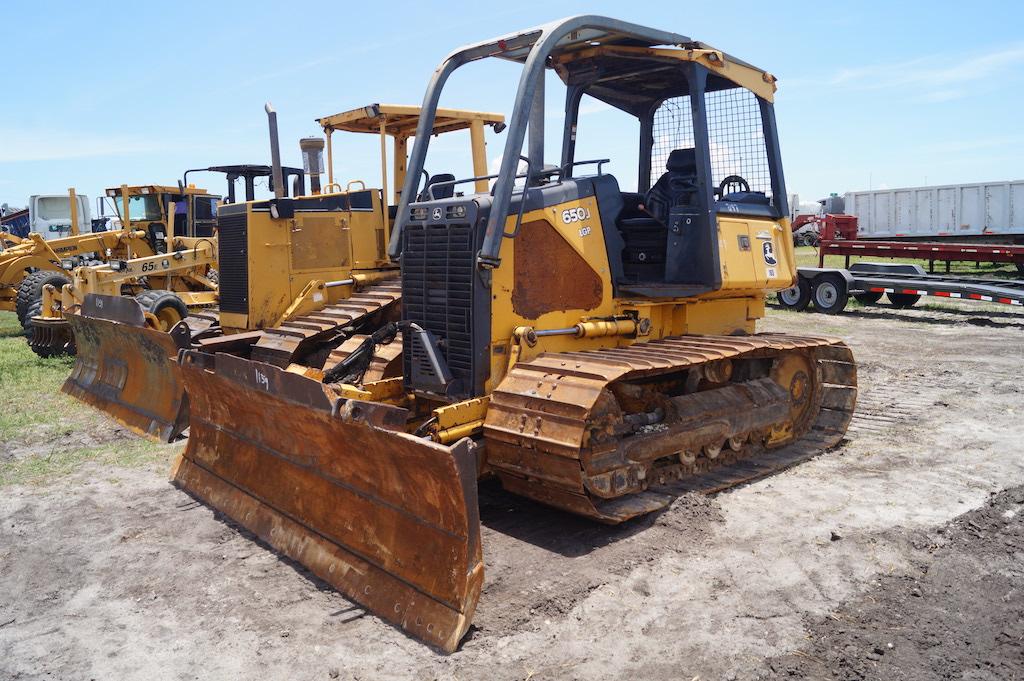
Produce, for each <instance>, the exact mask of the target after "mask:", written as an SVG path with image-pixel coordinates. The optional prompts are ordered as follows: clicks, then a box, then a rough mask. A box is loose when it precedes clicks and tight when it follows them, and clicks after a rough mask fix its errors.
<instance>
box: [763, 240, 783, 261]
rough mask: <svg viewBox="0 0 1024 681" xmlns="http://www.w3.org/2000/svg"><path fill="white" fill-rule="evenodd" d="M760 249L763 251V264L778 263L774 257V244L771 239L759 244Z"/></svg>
mask: <svg viewBox="0 0 1024 681" xmlns="http://www.w3.org/2000/svg"><path fill="white" fill-rule="evenodd" d="M761 250H763V251H764V264H765V265H778V264H779V261H778V260H776V259H775V246H774V245H773V244H772V242H771V241H765V242H764V243H763V244H762V245H761Z"/></svg>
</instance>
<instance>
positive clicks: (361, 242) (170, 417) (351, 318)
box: [63, 104, 504, 441]
mask: <svg viewBox="0 0 1024 681" xmlns="http://www.w3.org/2000/svg"><path fill="white" fill-rule="evenodd" d="M267 109H268V110H267V114H268V121H269V127H270V137H271V155H272V157H273V164H272V171H273V177H274V179H273V187H274V192H275V197H274V198H273V199H270V200H264V201H256V200H248V201H246V202H244V203H230V204H226V205H222V206H221V207H220V209H219V211H218V213H217V218H216V227H217V240H216V249H215V250H216V253H214V252H213V251H207V250H206V246H207V245H209V242H207V244H206V245H204V246H203V249H202V250H201V252H200V250H198V249H199V247H198V246H196V247H193V248H192V251H190V250H189V248H187V247H186V248H184V249H179V250H177V251H176V252H179V253H181V254H182V257H183V258H185V260H184V261H183V264H186V265H187V264H188V263H189V262H190V261H189V260H188V258H189V257H199V258H200V259H205V258H209V257H214V256H215V257H216V259H217V261H218V263H219V275H220V279H219V281H220V284H219V290H218V292H217V296H216V298H217V301H216V302H217V308H216V309H215V310H201V311H199V312H197V313H194V314H192V315H191V316H188V317H186V318H185V319H184V320H182V323H177V324H173V325H170V324H169V322H171V321H174V318H173V317H172V318H170V319H168V320H167V321H168V323H155V322H161V320H160V319H159V314H153V315H150V316H149V317H147V312H152V310H149V311H147V309H144V306H142V305H140V303H144V302H146V301H140V300H133V299H131V298H125V297H120V298H119V297H114V296H110V295H99V294H94V293H90V294H87V295H85V296H84V297H83V300H82V305H81V314H74V315H69V316H68V319H69V321H70V323H71V325H72V327H73V328H74V338H75V341H76V343H77V347H78V357H77V360H76V363H75V366H74V367H73V369H72V372H71V375H70V376H69V378H68V379H67V381H66V382H65V383H64V386H63V390H64V392H66V393H68V394H70V395H72V396H74V397H76V398H78V399H80V400H82V401H83V402H85V403H87V404H90V405H92V406H94V407H96V408H98V409H100V410H101V411H104V412H106V413H107V414H108V415H110V416H112V417H114V418H115V419H116V420H118V421H119V422H121V423H122V424H124V425H126V426H128V427H129V428H131V429H132V430H133V431H135V432H137V433H139V434H142V435H144V436H147V437H151V438H154V439H158V440H163V441H170V440H173V439H174V438H176V437H178V436H179V435H181V434H182V433H183V432H184V430H185V429H186V428H187V427H188V425H189V418H188V417H189V412H188V399H187V395H186V393H185V389H184V386H183V383H182V379H181V371H180V368H179V365H178V363H177V361H176V359H177V355H178V352H179V350H181V349H185V348H194V349H200V350H202V351H204V352H211V353H230V354H237V355H240V356H243V357H247V358H248V357H251V358H254V359H258V360H259V361H261V362H268V363H271V364H273V365H276V366H288V365H289V364H290V363H296V364H303V365H305V366H309V367H314V368H316V369H319V368H320V367H322V366H323V364H324V362H326V361H327V360H328V357H330V356H333V357H334V358H335V359H337V358H338V357H341V356H345V355H347V354H348V351H347V349H346V348H348V347H351V343H350V344H349V345H347V346H346V345H345V342H346V341H349V340H350V337H352V336H354V335H357V334H360V333H361V332H362V331H363V330H365V329H369V330H374V329H376V328H377V327H378V326H380V325H381V324H382V323H383V322H384V321H386V320H387V319H388V318H391V317H394V318H397V316H398V304H399V299H400V296H401V294H400V289H399V286H398V284H397V281H396V280H397V276H398V270H397V268H396V267H395V266H394V265H393V264H392V263H391V261H390V260H389V258H388V252H387V249H388V233H389V231H390V225H391V219H392V210H393V208H389V207H388V206H387V203H386V200H387V197H388V193H389V192H388V176H387V154H386V152H387V146H386V143H387V141H388V138H391V140H392V141H393V144H394V146H393V154H394V182H395V186H396V188H397V187H398V186H400V184H401V183H403V182H404V180H405V166H406V153H407V146H408V140H409V138H410V136H411V135H412V134H413V133H414V132H415V131H416V129H417V123H418V116H419V107H415V106H400V105H388V104H372V105H370V106H366V107H361V108H359V109H354V110H352V111H347V112H344V113H340V114H336V115H333V116H327V117H324V118H321V119H319V120H318V121H317V122H318V123H319V124H320V125H321V127H322V128H323V130H324V131H325V133H326V136H327V150H328V165H327V180H328V182H327V184H326V186H323V187H322V186H321V171H322V164H323V162H322V158H321V157H322V150H323V148H324V141H323V139H320V138H306V139H303V140H302V141H301V143H300V147H301V149H302V152H303V156H304V165H305V167H306V169H307V170H308V171H309V173H310V178H311V193H310V194H309V195H302V196H300V195H298V194H299V193H303V192H296V195H295V196H293V197H292V198H289V197H287V196H286V195H285V192H284V187H285V181H284V178H283V177H282V176H281V164H280V151H279V144H278V139H277V121H276V113H275V112H274V111H273V110H272V109H271V108H270V107H269V105H268V108H267ZM503 120H504V119H503V117H502V116H500V115H496V114H487V113H482V112H473V111H461V110H448V109H444V110H439V111H438V112H437V113H436V116H435V121H434V123H433V124H432V126H431V127H430V128H428V130H427V134H428V135H430V134H434V135H439V134H443V133H448V132H455V131H466V130H468V131H469V132H470V140H471V145H472V147H473V149H474V152H473V158H474V162H475V164H476V165H475V166H474V172H476V173H477V174H484V173H485V172H486V151H485V146H484V135H483V133H484V129H485V127H487V126H490V127H493V128H499V129H500V128H501V127H503V125H504V124H503ZM337 131H345V132H353V133H372V134H377V135H379V136H380V139H381V159H382V162H381V163H382V165H381V170H382V175H383V183H382V189H376V188H371V187H368V186H367V184H366V183H365V182H364V181H362V180H354V181H352V182H349V183H348V184H347V186H346V187H344V188H343V187H341V186H340V185H339V184H337V183H335V180H334V168H333V143H332V141H331V139H332V134H333V133H334V132H337ZM446 177H447V176H442V177H441V178H440V179H437V178H434V179H435V182H441V181H443V180H445V179H446ZM300 184H301V183H300ZM477 189H478V190H481V191H482V190H485V189H486V181H481V182H479V183H478V185H477ZM394 195H395V201H396V202H397V201H398V199H399V192H398V191H397V189H396V191H395V192H394ZM249 198H251V197H249ZM148 262H150V261H140V262H139V265H138V267H144V266H146V264H147V263H148ZM110 279H111V283H114V281H113V277H110ZM339 353H340V354H339ZM391 367H392V369H391V370H392V371H395V370H400V369H396V367H397V363H396V362H392V363H391ZM386 370H387V367H382V371H386Z"/></svg>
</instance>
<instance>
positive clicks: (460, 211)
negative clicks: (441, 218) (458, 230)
mask: <svg viewBox="0 0 1024 681" xmlns="http://www.w3.org/2000/svg"><path fill="white" fill-rule="evenodd" d="M445 214H446V215H447V216H448V217H449V218H464V217H466V205H465V204H460V205H458V206H448V209H447V210H446V211H445Z"/></svg>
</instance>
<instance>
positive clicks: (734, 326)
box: [485, 197, 796, 392]
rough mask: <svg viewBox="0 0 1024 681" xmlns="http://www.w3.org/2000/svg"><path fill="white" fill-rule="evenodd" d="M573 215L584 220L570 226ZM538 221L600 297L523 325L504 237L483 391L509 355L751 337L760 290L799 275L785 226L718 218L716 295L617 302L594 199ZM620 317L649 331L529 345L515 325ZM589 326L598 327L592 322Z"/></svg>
mask: <svg viewBox="0 0 1024 681" xmlns="http://www.w3.org/2000/svg"><path fill="white" fill-rule="evenodd" d="M579 209H582V210H583V213H580V211H579ZM565 211H568V215H569V216H570V219H569V220H568V221H567V220H566V219H564V217H563V215H564V212H565ZM573 214H575V215H585V216H586V217H584V218H583V219H581V220H573V219H571V216H572V215H573ZM541 220H543V221H546V222H547V223H548V224H550V225H551V226H552V227H553V228H554V229H555V230H556V231H557V232H558V233H559V235H561V236H562V238H564V239H565V240H566V242H567V243H568V244H569V245H570V246H571V247H572V248H573V249H574V250H575V251H576V252H577V253H579V254H580V255H581V256H582V257H583V259H584V260H585V261H586V262H587V263H589V265H590V267H591V268H592V269H593V270H594V272H596V273H597V275H598V276H599V277H600V279H601V283H602V289H603V295H602V299H601V301H600V303H599V304H598V305H597V306H595V307H594V308H592V309H588V310H579V309H577V310H564V311H563V310H560V311H552V312H547V313H544V314H541V315H540V316H539V317H538V318H537V319H525V318H524V317H522V316H520V315H518V314H516V313H515V311H514V309H513V306H512V292H513V290H514V288H515V281H514V276H515V257H516V253H515V248H514V239H505V240H504V241H503V242H502V246H501V251H500V257H501V264H500V266H499V267H497V268H496V269H494V270H493V271H492V276H493V283H492V290H491V294H492V300H491V311H492V316H491V347H490V348H489V351H490V358H491V359H490V365H491V366H490V369H491V372H490V377H489V379H488V381H487V383H486V386H485V387H486V390H487V391H488V392H490V391H492V390H493V389H494V388H495V387H496V386H497V385H498V383H499V382H500V381H501V379H502V378H503V377H504V375H505V372H506V371H507V369H508V367H509V366H510V357H512V356H515V357H516V358H518V359H520V360H529V359H530V358H532V357H536V356H537V355H539V354H540V353H542V352H568V351H579V350H594V349H598V348H614V347H626V346H629V345H632V344H634V343H637V342H643V341H647V340H655V339H658V338H664V337H666V336H675V335H681V334H735V333H754V330H755V329H754V327H755V322H756V321H757V319H759V318H761V317H762V316H763V315H764V295H765V292H766V291H776V290H781V289H784V288H788V287H789V286H791V285H792V282H793V280H794V277H795V275H796V266H795V260H794V257H793V248H792V244H791V242H790V240H789V239H787V238H785V235H787V234H788V223H787V221H785V220H779V221H773V220H770V219H767V218H751V217H745V216H744V217H740V216H728V215H719V216H718V234H719V243H718V250H719V259H720V267H721V275H722V286H721V288H720V289H719V290H717V291H713V292H710V293H707V294H702V295H699V296H695V297H690V298H675V299H673V298H667V299H663V298H658V299H655V298H651V299H635V300H634V299H628V298H624V299H618V300H617V299H615V297H614V293H613V292H614V288H613V286H612V281H611V274H610V269H609V266H608V256H607V252H606V250H605V238H604V234H603V230H604V228H605V227H604V225H603V224H602V223H601V219H600V214H599V213H598V210H597V202H596V200H595V199H594V198H593V197H587V198H583V199H578V200H572V201H567V202H565V203H561V204H558V205H555V206H548V207H545V208H543V209H538V210H533V211H530V212H528V213H526V214H525V215H524V216H523V223H527V222H533V221H541ZM515 221H516V216H515V215H511V216H509V217H508V218H507V220H506V224H505V231H506V232H511V231H512V230H513V229H514V227H515ZM612 229H615V227H614V226H613V227H612ZM741 236H742V237H745V243H746V249H744V248H743V247H742V245H741V240H740V237H741ZM765 242H768V243H771V245H772V246H771V254H772V256H773V257H774V258H775V260H776V263H775V265H770V264H768V263H766V261H765V256H764V246H763V244H764V243H765ZM622 317H629V318H633V319H636V320H644V319H649V320H650V332H649V333H648V334H647V335H645V336H643V337H640V336H639V335H638V334H628V333H618V332H616V333H611V332H609V333H608V334H607V335H601V334H597V333H593V334H584V335H583V337H578V336H577V335H559V336H542V337H539V338H538V339H537V342H536V345H534V346H532V347H531V346H529V345H528V344H527V343H525V342H519V341H517V340H516V339H515V330H516V329H517V328H519V327H532V328H534V329H537V330H550V329H565V328H569V327H574V326H576V325H577V324H579V323H581V322H584V321H585V320H587V319H588V318H622ZM591 326H594V328H597V327H596V326H595V325H593V324H591ZM512 363H514V360H513V362H512Z"/></svg>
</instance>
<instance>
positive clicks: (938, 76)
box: [787, 44, 1024, 103]
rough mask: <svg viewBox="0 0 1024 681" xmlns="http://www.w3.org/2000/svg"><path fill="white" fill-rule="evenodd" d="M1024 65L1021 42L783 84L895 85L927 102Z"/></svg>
mask: <svg viewBox="0 0 1024 681" xmlns="http://www.w3.org/2000/svg"><path fill="white" fill-rule="evenodd" d="M1022 65H1024V45H1020V44H1018V45H1010V46H1005V47H1000V48H998V49H995V50H992V51H990V52H983V53H977V54H975V55H973V56H968V57H962V56H960V54H959V53H955V52H945V53H940V54H933V55H927V56H922V57H917V58H915V59H909V60H905V61H902V62H892V63H880V64H871V65H869V66H862V67H856V68H847V69H840V70H839V71H836V72H835V73H833V74H831V75H828V76H825V77H821V78H810V79H794V80H793V81H790V82H788V83H787V86H790V87H793V86H797V87H801V88H810V89H814V90H823V89H831V88H835V89H840V90H843V91H844V92H849V91H863V92H868V91H876V90H891V89H899V90H901V91H903V92H906V93H908V94H909V95H911V96H914V97H918V98H920V99H922V100H924V101H927V102H931V103H938V102H946V101H951V100H955V99H961V98H963V97H966V96H968V95H969V89H970V87H971V86H972V85H976V84H979V83H983V82H986V81H991V79H992V78H994V77H995V76H997V75H1000V74H1006V73H1017V72H1019V71H1020V68H1021V66H1022Z"/></svg>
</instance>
